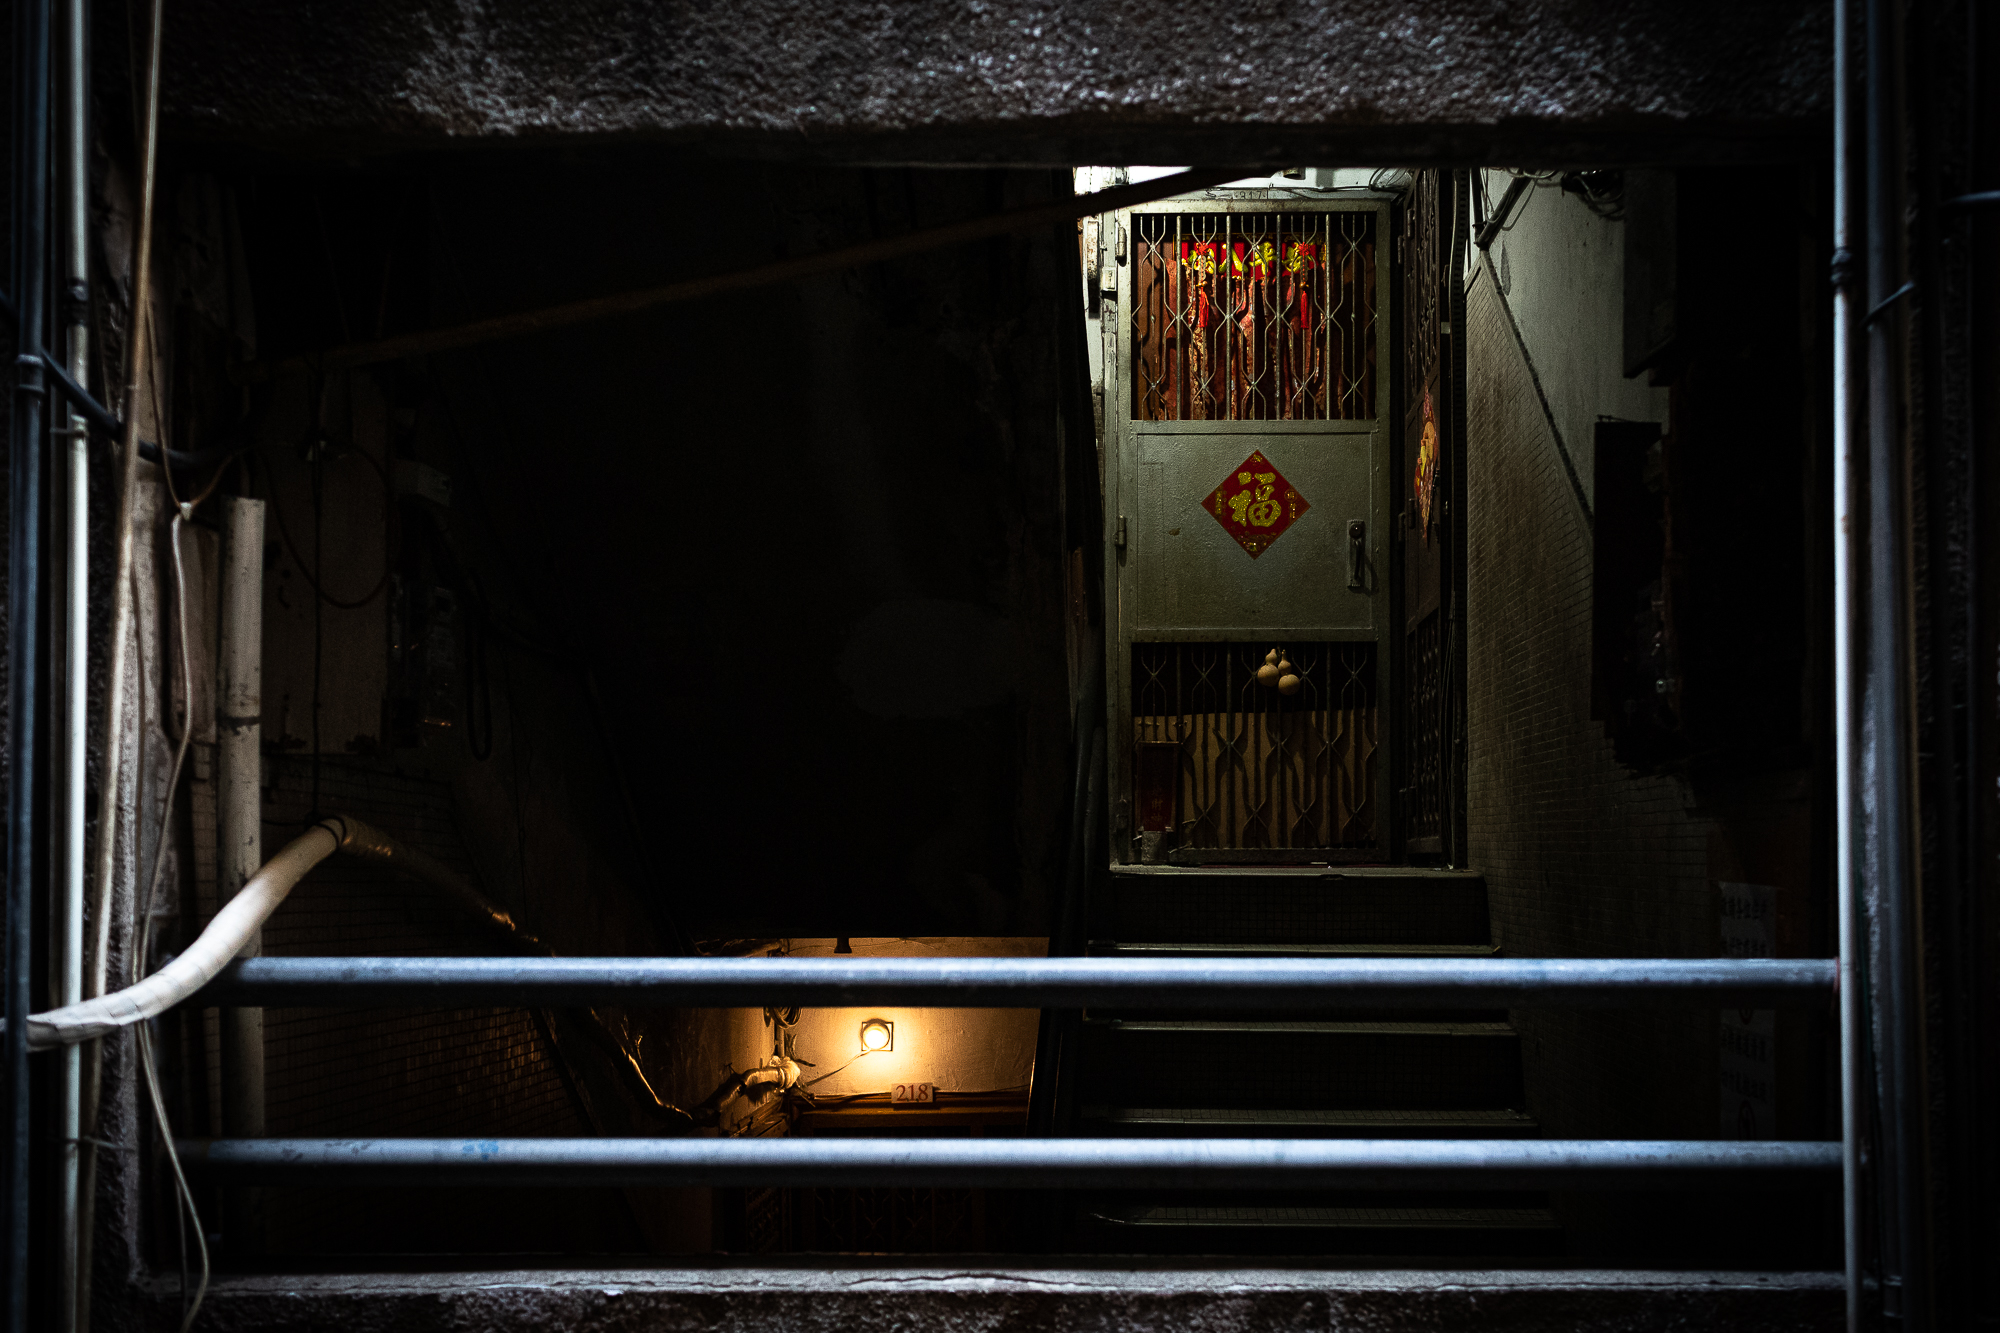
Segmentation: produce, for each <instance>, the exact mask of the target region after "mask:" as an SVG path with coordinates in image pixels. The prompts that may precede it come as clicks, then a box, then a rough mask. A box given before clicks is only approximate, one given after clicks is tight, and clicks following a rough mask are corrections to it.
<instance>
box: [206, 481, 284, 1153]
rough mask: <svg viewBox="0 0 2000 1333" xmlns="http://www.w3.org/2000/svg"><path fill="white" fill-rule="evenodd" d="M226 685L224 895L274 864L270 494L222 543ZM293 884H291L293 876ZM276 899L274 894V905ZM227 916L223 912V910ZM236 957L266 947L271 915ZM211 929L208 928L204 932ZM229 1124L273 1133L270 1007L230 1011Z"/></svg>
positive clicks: (252, 1133)
mask: <svg viewBox="0 0 2000 1333" xmlns="http://www.w3.org/2000/svg"><path fill="white" fill-rule="evenodd" d="M222 546H223V549H222V599H221V600H222V606H221V613H222V615H221V619H222V645H221V654H220V656H221V664H220V665H221V681H220V685H221V695H220V698H219V699H218V700H217V707H216V718H215V725H216V735H217V739H218V741H219V746H218V750H219V753H218V755H217V760H218V763H217V768H218V774H217V778H218V781H217V791H216V805H217V811H216V816H217V819H216V822H217V824H218V826H219V827H218V836H219V840H220V846H219V848H218V852H219V855H218V856H217V858H216V876H217V886H216V887H217V895H216V897H217V901H218V903H219V904H221V905H222V906H224V907H227V906H228V905H229V904H230V903H233V902H234V901H235V900H236V898H237V896H238V895H239V894H240V893H241V892H242V891H243V890H244V887H245V886H246V885H248V884H249V883H250V882H251V881H252V880H253V879H255V878H256V876H257V873H258V870H259V869H260V868H261V867H262V866H263V864H264V837H263V823H262V813H263V812H262V806H261V804H260V798H261V790H260V765H261V755H260V749H261V746H260V742H261V739H262V736H263V727H262V724H261V719H262V717H263V712H264V685H263V681H264V665H263V661H264V502H263V501H262V500H250V499H245V498H243V497H241V496H231V497H229V499H228V501H227V502H226V504H225V507H224V514H223V543H222ZM287 887H289V886H287ZM275 905H276V904H275V903H274V904H273V906H275ZM218 919H220V918H219V916H218ZM258 922H259V924H258V925H256V926H254V927H252V928H251V930H250V932H249V934H248V935H247V936H246V937H245V939H244V941H243V944H242V946H241V947H240V948H239V949H238V950H237V951H236V954H235V955H234V956H235V957H238V958H255V957H256V956H257V955H258V954H260V953H262V952H263V929H262V918H261V917H260V918H258ZM204 938H206V933H205V932H204ZM221 1054H222V1108H223V1124H224V1125H225V1127H226V1128H227V1129H228V1132H229V1133H230V1134H232V1135H235V1136H238V1137H242V1138H257V1137H260V1136H261V1135H262V1134H263V1133H264V1011H263V1010H262V1009H225V1010H223V1011H222V1052H221Z"/></svg>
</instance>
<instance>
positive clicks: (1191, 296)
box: [1100, 192, 1395, 862]
mask: <svg viewBox="0 0 2000 1333" xmlns="http://www.w3.org/2000/svg"><path fill="white" fill-rule="evenodd" d="M1229 194H1230V197H1227V198H1206V197H1204V198H1187V199H1177V200H1170V201H1167V202H1165V203H1162V204H1159V205H1150V206H1147V207H1144V208H1138V209H1132V210H1128V211H1124V212H1120V213H1117V214H1113V215H1108V216H1107V217H1105V218H1104V219H1103V220H1102V224H1101V229H1100V234H1101V235H1102V236H1103V237H1104V238H1105V244H1104V257H1105V259H1106V261H1107V264H1108V265H1109V266H1111V267H1112V268H1113V269H1114V272H1113V274H1112V281H1111V282H1110V283H1109V284H1108V290H1109V291H1110V292H1112V293H1115V299H1116V301H1117V303H1118V304H1117V306H1116V308H1115V310H1108V311H1106V312H1105V317H1104V318H1103V320H1102V327H1103V329H1104V338H1105V357H1104V365H1105V425H1106V429H1105V446H1106V459H1105V491H1106V514H1107V518H1108V519H1109V520H1110V521H1109V522H1108V523H1107V525H1106V526H1107V529H1108V534H1107V536H1108V540H1107V549H1106V552H1105V560H1106V580H1105V582H1106V587H1107V590H1108V591H1109V593H1110V600H1111V609H1112V624H1113V627H1114V632H1113V633H1112V634H1111V635H1110V636H1109V642H1108V643H1107V652H1108V659H1109V660H1108V661H1107V663H1106V670H1107V676H1108V679H1109V680H1110V682H1111V689H1110V699H1109V703H1110V712H1111V719H1110V721H1111V730H1110V735H1111V737H1112V738H1113V743H1112V745H1111V746H1110V758H1111V762H1112V782H1113V791H1112V797H1113V800H1112V823H1113V825H1114V827H1113V831H1112V846H1113V855H1114V858H1115V859H1116V860H1118V861H1121V862H1129V861H1132V860H1136V859H1140V858H1141V856H1142V855H1147V856H1152V855H1154V854H1157V855H1158V856H1159V858H1160V859H1172V860H1176V861H1228V860H1244V859H1252V860H1325V859H1371V860H1372V859H1382V858H1383V854H1384V853H1385V852H1386V850H1387V839H1388V836H1389V830H1390V828H1391V827H1392V825H1391V822H1390V812H1389V810H1388V809H1387V802H1386V801H1385V799H1384V798H1385V796H1386V795H1387V794H1388V791H1387V789H1388V787H1389V784H1388V783H1386V782H1378V780H1377V778H1376V768H1377V765H1376V763H1375V761H1374V754H1375V751H1376V749H1377V747H1380V746H1385V745H1387V744H1389V738H1388V737H1387V736H1386V735H1384V734H1383V733H1384V730H1385V723H1386V721H1387V717H1388V715H1387V713H1386V712H1385V711H1384V710H1382V709H1381V708H1380V707H1379V701H1380V700H1383V699H1385V698H1387V697H1388V695H1389V693H1390V691H1389V690H1388V689H1387V688H1386V686H1387V684H1388V681H1389V679H1390V678H1389V676H1388V674H1387V673H1388V672H1389V670H1390V666H1391V663H1390V658H1391V656H1392V655H1393V652H1394V648H1395V645H1394V644H1393V643H1387V644H1385V643H1383V642H1381V640H1382V639H1383V637H1384V636H1385V635H1388V636H1389V637H1390V638H1391V639H1393V638H1394V636H1393V634H1391V633H1390V631H1391V624H1390V616H1389V601H1388V597H1389V587H1388V577H1387V575H1388V566H1387V555H1386V552H1387V550H1388V547H1387V542H1388V526H1389V518H1390V510H1389V504H1390V493H1389V488H1390V478H1389V469H1388V447H1389V437H1388V432H1387V428H1386V425H1385V422H1384V420H1383V419H1384V418H1385V417H1386V416H1388V408H1389V397H1390V392H1391V388H1392V386H1391V384H1390V382H1389V380H1388V379H1387V378H1386V377H1385V372H1386V367H1387V366H1388V364H1389V354H1390V343H1389V322H1390V321H1389V304H1390V303H1389V301H1388V299H1387V298H1388V293H1389V272H1390V269H1389V260H1390V256H1389V248H1390V247H1389V246H1388V244H1387V243H1386V242H1387V239H1388V238H1389V212H1388V205H1387V203H1386V202H1380V201H1376V200H1353V201H1341V202H1332V201H1329V202H1325V203H1316V204H1314V205H1312V206H1305V205H1302V204H1301V203H1300V202H1298V201H1297V200H1296V199H1295V198H1292V199H1281V198H1279V197H1276V196H1275V195H1272V194H1269V193H1268V192H1265V193H1262V194H1261V197H1251V196H1249V195H1246V194H1244V193H1242V192H1229ZM1169 645H1181V646H1183V647H1178V648H1173V649H1171V651H1169V649H1168V647H1167V646H1169ZM1192 645H1207V646H1209V648H1210V649H1211V650H1213V651H1212V653H1211V656H1212V658H1213V661H1212V663H1211V667H1212V669H1213V670H1215V671H1219V672H1223V673H1224V674H1227V673H1229V672H1234V673H1236V679H1238V681H1239V682H1240V681H1242V680H1244V679H1247V680H1248V681H1249V682H1250V685H1249V689H1250V693H1249V694H1247V695H1238V696H1231V697H1229V698H1227V699H1224V698H1222V696H1221V695H1220V694H1217V695H1216V697H1214V698H1212V699H1210V700H1209V704H1210V705H1213V706H1212V707H1211V706H1207V705H1205V706H1204V707H1203V708H1202V709H1200V710H1190V709H1188V708H1185V707H1183V706H1182V705H1183V704H1185V703H1186V700H1185V699H1183V700H1180V701H1178V702H1174V703H1172V704H1171V706H1170V707H1171V708H1178V709H1180V711H1178V712H1172V711H1168V712H1160V711H1150V712H1147V711H1142V709H1153V708H1154V706H1155V704H1156V703H1158V702H1159V700H1158V699H1150V700H1149V701H1142V700H1140V699H1139V698H1138V694H1139V692H1140V691H1141V689H1142V688H1151V687H1153V686H1157V684H1158V679H1157V678H1155V677H1152V676H1148V677H1147V679H1145V680H1142V679H1141V674H1142V672H1143V671H1144V670H1146V669H1145V668H1142V667H1140V666H1139V665H1138V664H1139V663H1140V662H1142V661H1143V662H1154V661H1156V660H1158V661H1164V660H1166V659H1165V658H1162V657H1160V653H1168V655H1169V656H1172V654H1174V653H1180V654H1182V656H1181V657H1179V658H1177V659H1176V661H1177V662H1178V663H1179V666H1177V667H1176V670H1181V669H1182V668H1185V669H1186V670H1189V671H1192V670H1194V667H1193V665H1192V663H1193V660H1194V659H1192V658H1189V657H1187V656H1185V654H1186V652H1188V651H1191V646H1192ZM1154 648H1157V649H1158V650H1159V651H1158V652H1152V655H1151V656H1148V655H1147V652H1151V650H1152V649H1154ZM1142 650H1145V651H1142ZM1280 650H1282V651H1281V656H1283V657H1285V660H1289V661H1291V662H1292V665H1293V666H1294V667H1295V668H1299V670H1295V671H1293V672H1290V673H1287V674H1291V675H1294V676H1296V677H1297V688H1298V689H1300V690H1304V689H1305V685H1306V682H1307V680H1308V678H1309V677H1312V672H1309V671H1307V670H1305V668H1306V667H1307V665H1308V663H1307V659H1308V658H1310V660H1311V662H1312V663H1313V664H1314V665H1313V668H1312V671H1318V672H1322V673H1324V672H1325V671H1326V669H1328V668H1329V667H1330V666H1331V665H1332V664H1336V663H1338V664H1341V665H1340V667H1339V669H1340V670H1341V671H1342V672H1344V673H1346V675H1347V678H1348V681H1349V684H1350V686H1351V685H1352V681H1353V677H1354V674H1355V672H1357V671H1362V672H1366V673H1367V674H1368V675H1369V677H1370V679H1369V681H1368V683H1367V688H1366V690H1365V691H1363V692H1361V693H1358V694H1357V693H1356V692H1355V691H1354V689H1352V688H1350V689H1349V690H1348V691H1347V697H1349V698H1350V699H1359V700H1362V702H1361V703H1360V704H1359V707H1360V709H1361V716H1359V717H1356V718H1352V719H1346V720H1341V719H1338V718H1336V717H1335V714H1339V713H1341V711H1342V710H1341V709H1340V708H1339V707H1337V706H1336V707H1331V708H1329V707H1328V706H1326V700H1325V697H1324V696H1322V697H1321V706H1320V707H1319V708H1317V709H1309V708H1306V707H1305V705H1303V704H1301V703H1299V702H1297V700H1298V699H1299V698H1300V697H1302V695H1294V694H1290V693H1287V694H1282V695H1281V694H1280V693H1279V692H1278V691H1277V689H1276V688H1275V686H1273V685H1259V684H1257V683H1256V676H1255V671H1256V668H1257V667H1258V666H1260V665H1263V661H1262V659H1263V658H1264V657H1265V656H1266V655H1267V654H1269V653H1271V652H1273V651H1280ZM1135 654H1137V656H1135ZM1355 664H1359V665H1355ZM1350 668H1352V669H1350ZM1183 678H1184V679H1185V678H1186V677H1185V676H1184V677H1183ZM1218 679H1219V677H1218ZM1326 679H1330V677H1329V676H1327V675H1325V674H1322V675H1320V676H1317V677H1312V688H1313V689H1314V690H1319V689H1321V688H1322V684H1321V682H1322V681H1324V680H1326ZM1155 692H1156V693H1157V691H1155ZM1336 703H1337V700H1336ZM1308 714H1312V715H1314V716H1316V717H1317V718H1318V721H1317V722H1311V721H1309V720H1307V715H1308ZM1142 719H1150V720H1142ZM1163 746H1165V747H1168V748H1169V749H1172V750H1173V751H1174V753H1172V754H1169V753H1168V752H1167V749H1163V748H1161V747H1163ZM1202 746H1207V747H1209V749H1208V750H1206V751H1204V750H1203V749H1202V748H1201V747H1202ZM1384 767H1385V768H1386V765H1385V766H1384ZM1142 779H1143V781H1142ZM1342 783H1347V784H1349V786H1350V787H1351V786H1352V785H1353V784H1354V783H1359V784H1360V787H1359V788H1358V789H1354V790H1345V791H1344V792H1343V794H1341V795H1339V796H1338V797H1337V799H1336V798H1330V797H1328V796H1327V793H1328V792H1332V791H1335V790H1337V789H1340V787H1341V784H1342ZM1142 788H1143V790H1142ZM1255 793H1263V794H1264V796H1268V797H1269V798H1270V799H1272V800H1275V801H1277V802H1278V804H1276V805H1273V806H1271V807H1270V808H1268V809H1264V810H1262V811H1261V812H1260V813H1256V814H1255V815H1254V817H1253V815H1252V814H1251V813H1250V812H1249V810H1248V807H1244V806H1242V805H1241V804H1240V802H1242V801H1251V802H1253V804H1254V802H1255V801H1256V800H1260V799H1264V796H1257V795H1255ZM1210 794H1216V795H1215V799H1216V800H1221V801H1223V802H1224V805H1225V806H1227V805H1228V802H1231V801H1235V802H1239V804H1238V805H1235V806H1228V810H1229V811H1233V813H1228V812H1225V810H1224V808H1223V807H1222V806H1216V807H1211V805H1210V804H1208V802H1209V800H1210ZM1223 794H1226V795H1223ZM1142 800H1143V801H1144V807H1143V808H1142V807H1141V802H1142ZM1329 800H1331V801H1332V803H1331V804H1329V803H1328V801H1329Z"/></svg>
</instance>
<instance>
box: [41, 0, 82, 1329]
mask: <svg viewBox="0 0 2000 1333" xmlns="http://www.w3.org/2000/svg"><path fill="white" fill-rule="evenodd" d="M63 18H64V30H63V57H64V60H63V63H64V66H65V78H64V81H63V126H62V146H63V175H64V179H63V194H64V199H63V203H64V217H63V230H64V237H63V258H64V262H65V268H66V270H67V272H66V276H67V278H68V287H69V290H68V292H67V293H66V295H67V297H68V306H67V309H66V311H65V315H66V318H65V323H66V326H67V327H66V329H65V333H66V334H67V346H66V349H65V351H66V359H67V361H68V363H69V373H70V376H71V377H72V378H73V379H75V380H76V382H77V383H79V384H84V385H87V384H89V383H90V319H89V312H90V139H89V121H88V114H89V110H88V109H89V100H88V91H87V90H88V78H89V62H88V59H87V54H86V53H87V50H88V47H87V44H86V42H85V33H86V32H87V31H88V25H89V16H88V4H87V0H66V3H65V5H64V15H63ZM68 427H69V429H68V431H67V433H66V434H65V435H64V437H63V438H64V440H65V441H66V442H67V445H68V447H67V448H66V449H65V450H64V451H63V453H64V457H65V459H66V461H67V467H66V469H65V471H64V475H63V478H62V485H61V486H60V488H59V493H60V494H61V495H62V497H63V508H64V515H63V523H64V532H63V536H64V545H65V548H66V551H65V556H66V558H65V559H64V561H63V579H64V584H63V629H62V633H63V640H62V652H63V702H62V725H63V747H62V753H61V755H60V758H59V764H60V771H61V781H62V793H63V812H62V832H61V842H60V844H59V847H60V858H59V859H60V865H59V867H58V872H57V873H58V876H59V878H58V879H57V881H56V886H55V887H56V910H55V911H54V912H52V913H51V914H50V916H51V920H52V922H53V923H54V928H55V934H56V943H57V954H56V965H55V967H54V969H53V971H54V972H55V978H54V980H55V985H54V987H53V988H52V989H53V992H54V993H53V995H52V996H51V998H52V999H53V1000H54V1002H55V1003H56V1004H59V1005H64V1004H75V1003H76V1002H77V1001H79V1000H81V999H82V998H83V895H84V869H85V858H86V857H87V855H88V850H87V848H86V846H85V824H86V815H87V813H88V811H87V807H86V801H85V778H86V776H87V772H86V768H87V755H88V744H87V743H88V738H89V732H90V723H89V717H90V672H89V659H90V654H89V642H90V435H89V429H90V424H89V422H87V421H86V420H85V419H84V418H83V416H82V415H81V414H80V413H78V412H77V411H76V410H75V409H74V407H72V408H71V410H70V413H69V420H68ZM58 1059H59V1060H60V1062H61V1064H60V1070H59V1073H58V1075H57V1080H58V1086H57V1094H56V1125H55V1131H56V1135H57V1143H56V1159H57V1160H56V1218H57V1225H56V1231H57V1237H56V1244H57V1246H58V1248H59V1251H60V1254H59V1263H58V1266H59V1268H60V1272H59V1274H58V1276H57V1291H56V1320H57V1325H56V1326H57V1327H58V1328H59V1329H60V1330H62V1333H77V1331H78V1329H79V1328H80V1324H79V1322H78V1317H77V1316H78V1308H77V1283H78V1281H79V1273H80V1270H79V1267H78V1264H77V1259H78V1255H79V1249H78V1245H77V1223H78V1221H79V1220H80V1215H79V1212H78V1196H77V1191H78V1187H79V1182H80V1180H81V1176H80V1168H81V1166H82V1163H81V1161H80V1160H79V1158H78V1155H77V1149H78V1147H79V1144H78V1139H79V1138H80V1137H81V1135H82V1133H83V1117H82V1109H83V1102H82V1098H83V1052H82V1051H81V1050H80V1049H79V1048H77V1047H75V1046H65V1047H63V1049H62V1052H61V1054H60V1056H59V1057H58Z"/></svg>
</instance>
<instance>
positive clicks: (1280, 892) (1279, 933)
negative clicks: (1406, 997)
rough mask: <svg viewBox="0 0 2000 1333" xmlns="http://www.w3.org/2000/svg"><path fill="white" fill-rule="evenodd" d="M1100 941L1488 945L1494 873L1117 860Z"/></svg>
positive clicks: (1097, 932)
mask: <svg viewBox="0 0 2000 1333" xmlns="http://www.w3.org/2000/svg"><path fill="white" fill-rule="evenodd" d="M1089 927H1090V933H1091V935H1092V936H1093V937H1095V938H1098V939H1112V940H1149V941H1158V942H1162V943H1206V944H1266V945H1269V944H1284V945H1287V946H1291V947H1297V946H1300V945H1322V944H1363V945H1376V946H1379V945H1387V944H1488V943H1490V942H1491V940H1492V935H1491V933H1490V930H1489V928H1488V924H1487V910H1486V879H1485V876H1483V875H1481V874H1480V873H1479V872H1478V871H1473V870H1435V869H1426V868H1423V867H1407V866H1344V867H1329V866H1116V867H1113V869H1112V873H1111V876H1110V885H1109V887H1108V889H1107V890H1105V891H1104V892H1102V893H1098V894H1095V895H1093V899H1092V905H1091V912H1090V920H1089Z"/></svg>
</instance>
